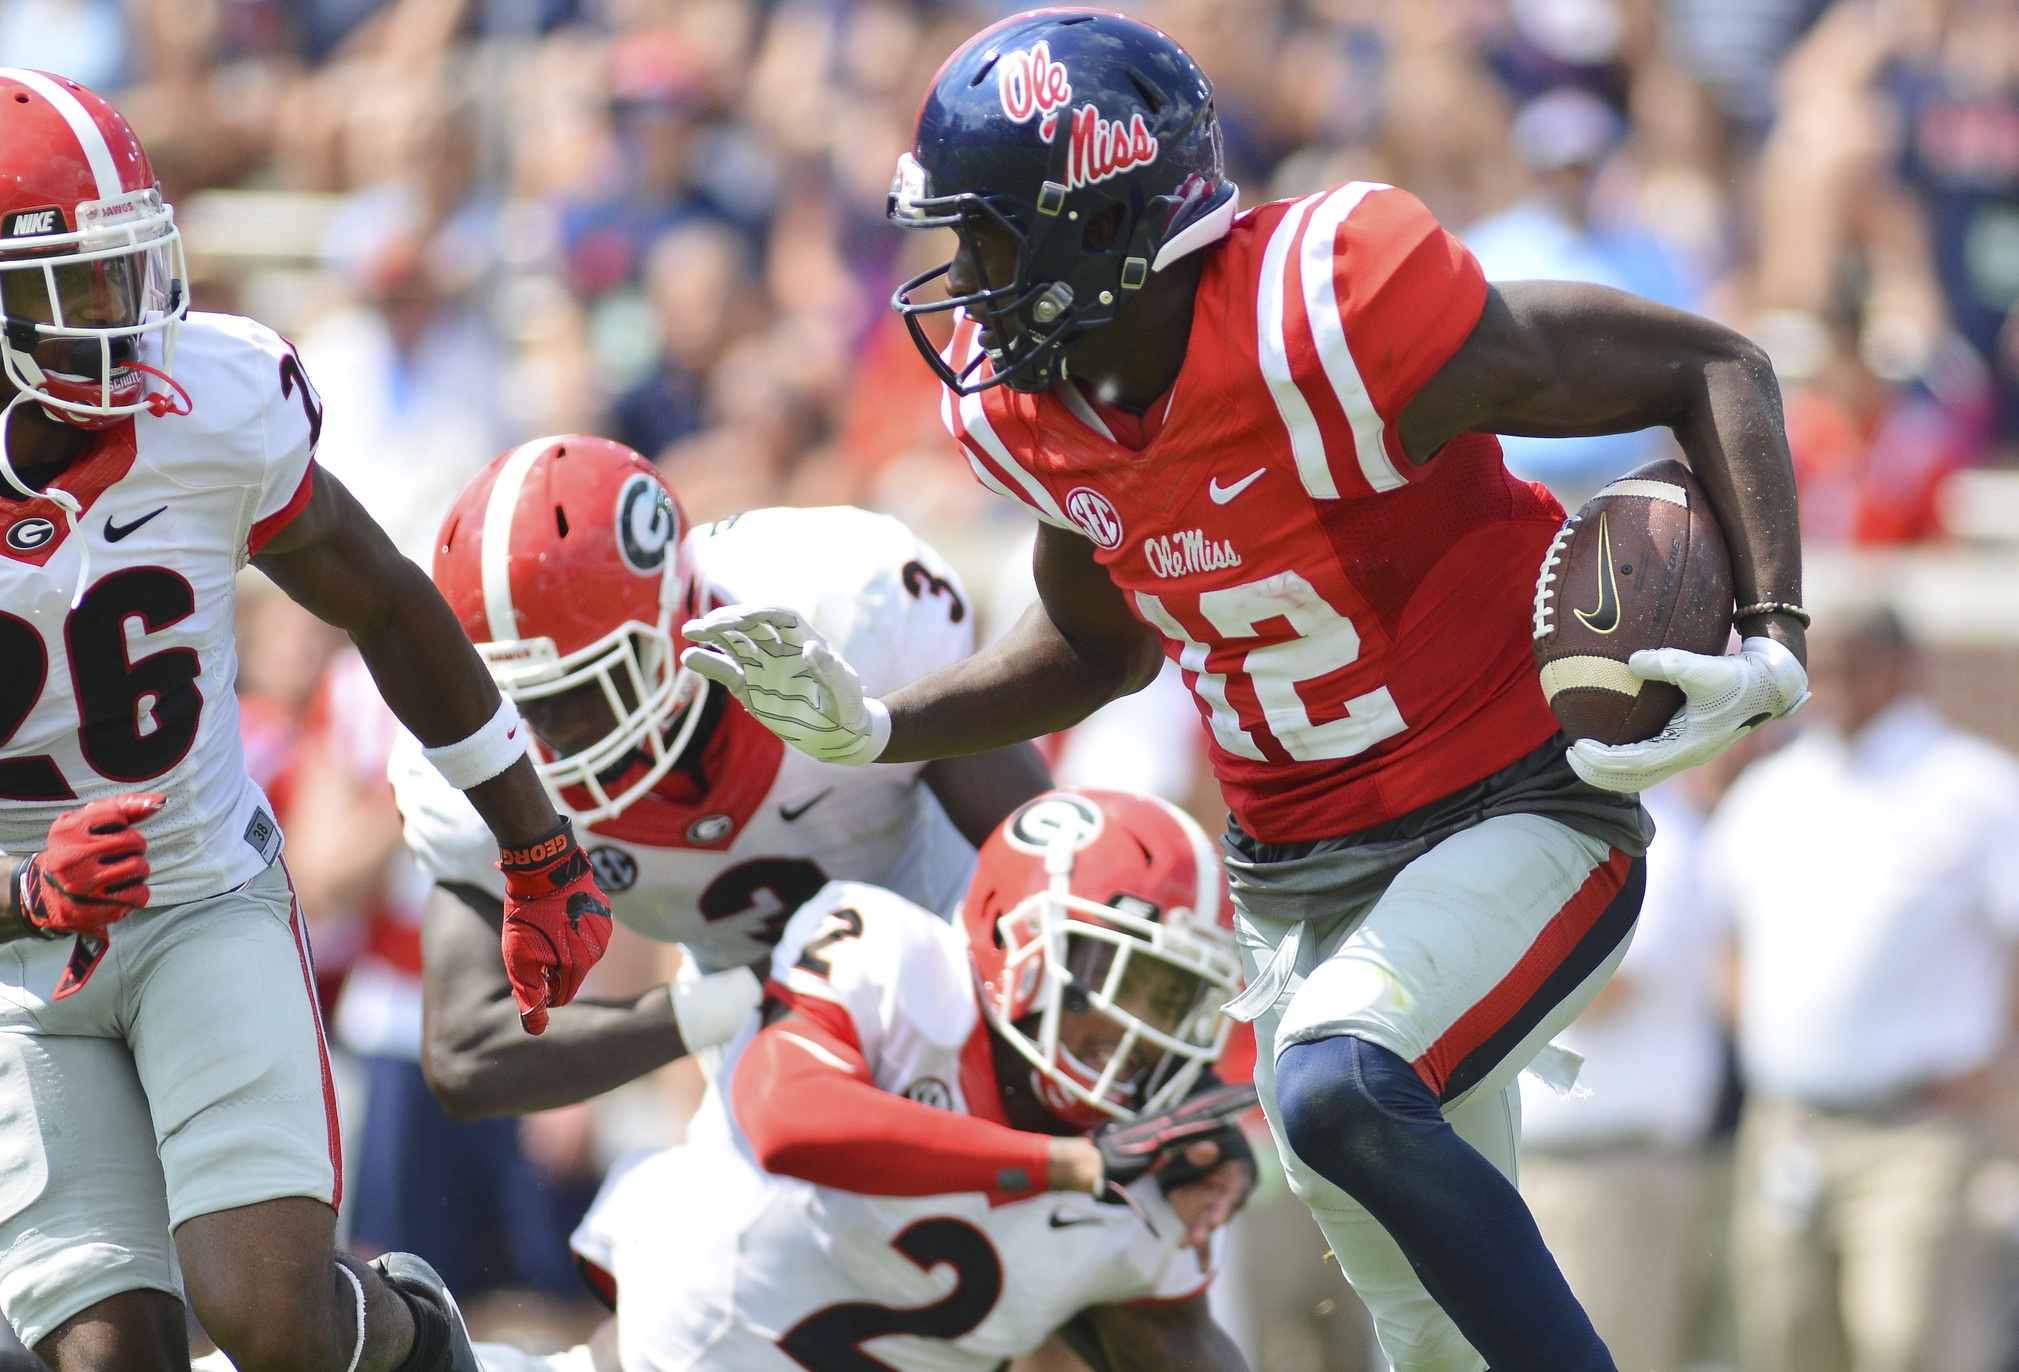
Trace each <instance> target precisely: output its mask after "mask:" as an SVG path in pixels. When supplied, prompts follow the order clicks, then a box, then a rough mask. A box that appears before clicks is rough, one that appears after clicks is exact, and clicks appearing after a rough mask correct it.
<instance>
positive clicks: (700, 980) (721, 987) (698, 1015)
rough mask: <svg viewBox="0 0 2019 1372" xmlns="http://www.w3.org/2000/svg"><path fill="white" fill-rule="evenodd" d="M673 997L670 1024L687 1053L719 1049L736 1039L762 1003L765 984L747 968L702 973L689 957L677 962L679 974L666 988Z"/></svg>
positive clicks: (690, 956)
mask: <svg viewBox="0 0 2019 1372" xmlns="http://www.w3.org/2000/svg"><path fill="white" fill-rule="evenodd" d="M668 989H669V990H670V991H671V993H672V996H673V1022H674V1023H675V1024H677V1025H678V1026H679V1027H680V1042H682V1043H684V1044H685V1045H687V1051H688V1052H689V1053H698V1052H700V1051H701V1050H702V1049H704V1048H720V1047H722V1046H723V1045H724V1044H726V1043H728V1042H729V1040H731V1039H733V1038H735V1037H736V1032H737V1031H738V1030H739V1029H741V1028H742V1027H743V1021H744V1020H746V1019H748V1018H749V1017H750V1012H751V1011H752V1010H755V1009H756V1008H757V1007H758V1006H759V1005H761V1004H763V1003H764V984H763V983H762V982H760V981H758V979H757V974H756V973H755V972H753V971H751V970H750V969H749V968H748V967H731V968H730V969H729V970H728V971H726V972H703V971H702V970H701V967H700V965H699V964H698V963H696V962H695V961H694V958H693V956H692V955H691V954H689V955H686V956H683V957H682V958H681V959H680V970H679V972H677V973H676V974H675V975H674V977H673V985H672V986H671V987H669V988H668Z"/></svg>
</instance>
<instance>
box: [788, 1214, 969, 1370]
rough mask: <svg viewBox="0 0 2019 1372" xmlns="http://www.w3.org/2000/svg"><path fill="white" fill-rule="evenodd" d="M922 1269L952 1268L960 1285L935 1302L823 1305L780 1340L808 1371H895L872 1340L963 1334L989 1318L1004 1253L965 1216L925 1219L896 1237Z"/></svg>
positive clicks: (895, 1244) (902, 1249)
mask: <svg viewBox="0 0 2019 1372" xmlns="http://www.w3.org/2000/svg"><path fill="white" fill-rule="evenodd" d="M890 1246H891V1247H893V1248H895V1249H896V1250H897V1251H898V1252H900V1253H902V1254H904V1256H905V1257H907V1258H909V1259H911V1261H912V1263H913V1264H914V1265H915V1266H916V1267H917V1268H918V1269H919V1270H920V1271H921V1272H931V1271H932V1270H933V1269H934V1268H935V1267H940V1266H946V1267H951V1268H952V1269H953V1290H951V1291H949V1292H947V1293H946V1294H945V1295H944V1296H941V1297H940V1298H939V1299H938V1300H936V1301H934V1302H933V1303H932V1304H930V1305H913V1306H889V1305H876V1304H874V1303H873V1302H870V1301H844V1302H843V1303H842V1304H840V1305H830V1306H828V1307H827V1308H826V1309H824V1310H816V1311H814V1312H813V1313H812V1314H811V1315H808V1316H807V1317H806V1318H805V1319H803V1320H801V1321H800V1322H799V1323H798V1324H795V1325H793V1326H792V1328H790V1329H788V1330H786V1331H785V1335H784V1337H783V1338H781V1339H779V1341H778V1346H779V1348H781V1349H783V1350H784V1352H785V1354H786V1356H787V1357H789V1358H791V1359H792V1360H793V1361H794V1362H796V1363H798V1364H799V1365H800V1366H801V1367H804V1368H806V1369H807V1372H893V1369H892V1368H891V1365H890V1364H889V1363H887V1362H885V1361H883V1360H882V1359H881V1358H876V1357H872V1356H870V1355H869V1354H867V1353H865V1352H863V1351H862V1346H863V1345H864V1344H865V1343H868V1342H869V1341H870V1340H871V1339H880V1338H883V1337H884V1336H885V1335H888V1334H910V1335H913V1336H914V1337H917V1338H921V1339H947V1340H951V1339H957V1338H960V1337H961V1336H962V1335H963V1334H967V1333H969V1332H971V1331H972V1330H973V1329H974V1328H975V1326H977V1325H979V1324H980V1323H981V1322H982V1321H983V1320H985V1319H987V1318H988V1314H989V1311H991V1310H993V1309H995V1303H996V1301H997V1300H998V1299H999V1298H1000V1297H1001V1296H1002V1259H1001V1258H999V1257H997V1256H996V1251H995V1245H994V1244H991V1243H990V1242H989V1241H988V1236H987V1235H985V1234H983V1233H982V1232H981V1230H979V1229H977V1228H975V1227H974V1226H973V1225H971V1224H968V1223H965V1222H964V1221H961V1220H954V1219H932V1220H920V1221H918V1223H916V1224H913V1225H910V1226H907V1227H906V1229H905V1230H904V1232H903V1233H901V1234H899V1235H898V1236H897V1237H896V1238H894V1239H892V1240H891V1244H890Z"/></svg>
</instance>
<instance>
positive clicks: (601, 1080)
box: [421, 886, 687, 1120]
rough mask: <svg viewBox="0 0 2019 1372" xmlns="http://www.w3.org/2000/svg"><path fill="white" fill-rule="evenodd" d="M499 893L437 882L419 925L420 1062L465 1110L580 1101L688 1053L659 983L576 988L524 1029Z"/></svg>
mask: <svg viewBox="0 0 2019 1372" xmlns="http://www.w3.org/2000/svg"><path fill="white" fill-rule="evenodd" d="M502 918H503V911H502V908H501V906H500V905H499V903H498V901H497V900H496V899H495V898H494V897H492V896H489V895H487V894H485V893H484V892H482V891H479V890H476V889H475V888H473V887H467V886H457V887H455V888H453V889H446V888H443V887H436V888H435V890H434V891H433V892H432V893H431V894H430V895H429V897H428V905H427V913H426V918H425V922H424V923H423V925H422V929H421V951H422V963H423V966H424V967H425V968H426V971H425V972H424V973H423V974H422V996H423V1010H422V1034H421V1065H422V1068H423V1070H424V1071H425V1072H426V1074H427V1078H428V1085H429V1087H430V1088H431V1089H432V1090H433V1091H434V1093H435V1097H436V1099H438V1100H439V1101H441V1103H442V1108H443V1109H445V1110H447V1111H448V1112H449V1113H450V1114H451V1115H453V1116H455V1117H456V1118H457V1119H462V1120H471V1119H482V1118H484V1117H486V1116H490V1115H518V1114H524V1113H526V1112H528V1111H532V1110H551V1109H554V1108H555V1107H557V1106H562V1105H573V1104H575V1103H576V1102H578V1101H585V1100H588V1099H589V1098H591V1097H592V1096H597V1095H601V1094H602V1093H603V1092H605V1091H609V1090H613V1089H615V1088H616V1087H619V1086H622V1085H623V1084H624V1083H625V1082H627V1081H633V1080H635V1079H637V1078H638V1077H642V1076H644V1075H645V1074H646V1073H647V1072H650V1071H652V1070H654V1069H655V1068H659V1067H663V1066H665V1065H666V1064H667V1063H669V1062H671V1061H673V1060H674V1059H675V1058H679V1057H683V1056H685V1055H686V1052H687V1049H686V1045H684V1044H683V1043H681V1041H680V1030H679V1028H678V1027H677V1026H676V1025H675V1023H674V1020H673V1001H672V998H671V997H670V996H669V995H668V994H667V992H666V988H665V987H664V986H655V987H653V988H651V989H650V990H648V991H645V992H644V993H642V994H641V995H639V996H637V997H636V998H635V999H632V1000H628V1001H607V1000H601V1001H599V1000H587V999H581V998H577V999H576V1000H574V1001H572V1002H570V1003H569V1004H567V1005H563V1006H558V1007H555V1008H554V1009H552V1010H550V1011H549V1012H548V1016H549V1017H548V1020H547V1029H546V1032H545V1033H543V1034H541V1035H539V1036H538V1037H537V1038H536V1037H534V1036H532V1035H530V1034H528V1033H526V1032H525V1030H524V1028H523V1027H521V1025H520V1021H519V1011H518V1007H517V1006H516V1005H515V1004H514V1003H513V1001H512V984H511V982H510V981H509V980H508V979H507V978H506V976H505V970H504V967H503V966H502V964H500V963H499V961H498V925H499V922H500V920H501V919H502Z"/></svg>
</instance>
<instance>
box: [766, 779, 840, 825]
mask: <svg viewBox="0 0 2019 1372" xmlns="http://www.w3.org/2000/svg"><path fill="white" fill-rule="evenodd" d="M833 794H834V788H833V787H832V786H830V787H828V788H827V789H826V790H825V791H822V792H821V793H820V794H819V795H817V796H815V797H814V798H813V799H812V800H809V801H807V802H806V804H804V805H801V806H797V807H794V806H790V805H781V806H779V807H778V817H779V818H780V819H782V820H784V821H785V822H786V823H787V824H790V823H792V821H793V820H795V819H798V818H799V817H800V816H801V815H803V814H805V813H806V812H807V811H808V810H811V809H812V808H813V807H814V806H816V805H818V804H820V802H821V801H823V800H826V799H827V798H828V797H829V796H831V795H833Z"/></svg>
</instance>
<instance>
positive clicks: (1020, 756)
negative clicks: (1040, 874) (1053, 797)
mask: <svg viewBox="0 0 2019 1372" xmlns="http://www.w3.org/2000/svg"><path fill="white" fill-rule="evenodd" d="M919 776H920V779H921V780H923V781H924V782H925V784H926V787H927V789H929V790H930V791H931V792H932V794H933V797H934V798H935V799H937V800H938V801H939V806H940V808H941V809H942V810H944V811H946V817H947V818H948V819H950V820H952V821H953V827H954V828H956V829H958V830H960V835H961V837H962V838H964V839H966V840H967V841H968V842H969V843H972V844H973V845H974V846H975V847H977V848H979V847H981V845H982V843H983V842H984V841H985V840H986V839H987V838H988V836H989V835H990V834H992V833H994V832H995V827H996V825H998V824H1000V823H1002V822H1003V821H1004V820H1006V819H1008V818H1009V817H1010V815H1011V814H1012V813H1014V812H1015V810H1016V808H1017V807H1018V806H1019V805H1022V804H1023V803H1024V802H1025V801H1027V800H1029V799H1030V798H1031V797H1033V796H1035V795H1037V794H1039V793H1040V792H1042V791H1047V790H1050V789H1051V784H1052V770H1051V768H1049V767H1047V766H1045V760H1044V758H1043V757H1041V756H1040V755H1039V754H1038V750H1037V749H1036V748H1033V747H1032V746H1031V745H1030V744H1028V743H1019V744H1016V745H1014V746H1012V747H1009V748H997V749H994V750H993V751H991V752H986V753H976V754H974V755H972V756H970V757H946V758H941V759H939V761H937V762H929V763H927V764H926V765H925V767H924V768H923V769H922V770H921V771H920V773H919Z"/></svg>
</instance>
